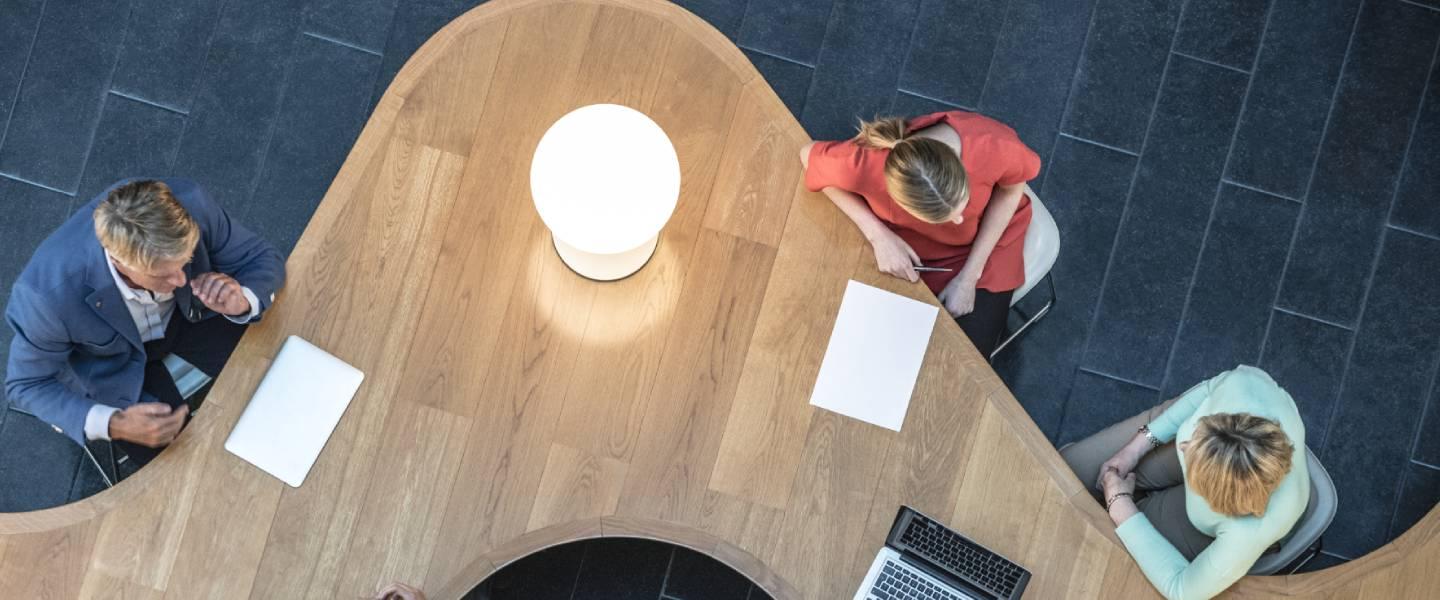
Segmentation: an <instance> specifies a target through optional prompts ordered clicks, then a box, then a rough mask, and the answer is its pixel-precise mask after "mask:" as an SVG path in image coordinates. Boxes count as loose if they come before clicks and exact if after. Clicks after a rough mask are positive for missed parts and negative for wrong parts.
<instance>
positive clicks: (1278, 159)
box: [1227, 0, 1360, 198]
mask: <svg viewBox="0 0 1440 600" xmlns="http://www.w3.org/2000/svg"><path fill="white" fill-rule="evenodd" d="M1272 1H1273V2H1275V7H1274V8H1273V9H1272V10H1273V12H1274V14H1273V15H1271V17H1270V29H1269V30H1268V31H1266V32H1265V44H1264V46H1263V47H1262V48H1261V50H1260V58H1259V63H1258V66H1257V67H1256V68H1255V74H1254V78H1255V81H1254V83H1252V84H1251V86H1250V99H1249V100H1248V101H1247V102H1246V104H1245V114H1244V115H1243V116H1241V118H1240V130H1239V132H1237V133H1236V135H1235V148H1234V149H1233V150H1232V152H1233V156H1231V157H1230V167H1229V171H1228V173H1227V175H1228V176H1229V177H1230V179H1232V180H1235V181H1238V182H1240V183H1243V184H1246V185H1250V186H1254V187H1258V188H1260V189H1263V190H1268V191H1271V192H1275V193H1277V194H1281V195H1283V196H1287V197H1290V198H1300V197H1302V196H1304V195H1305V188H1306V185H1307V183H1308V182H1309V180H1310V173H1311V167H1312V166H1314V164H1315V153H1316V152H1317V151H1319V147H1320V136H1321V134H1322V133H1323V131H1324V128H1325V118H1326V116H1327V115H1329V114H1330V100H1331V99H1332V97H1333V94H1334V91H1335V82H1336V80H1337V79H1339V78H1340V65H1341V63H1342V62H1343V61H1344V58H1345V47H1346V44H1347V42H1349V40H1350V32H1351V30H1352V29H1353V28H1354V24H1355V13H1356V10H1357V9H1358V8H1359V1H1360V0H1272Z"/></svg>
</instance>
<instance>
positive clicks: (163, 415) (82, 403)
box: [5, 284, 188, 447]
mask: <svg viewBox="0 0 1440 600" xmlns="http://www.w3.org/2000/svg"><path fill="white" fill-rule="evenodd" d="M49 306H50V305H49V304H48V303H47V302H45V299H44V298H43V297H42V295H41V294H39V293H37V292H36V291H35V290H33V289H31V288H30V287H29V286H27V285H24V284H16V285H15V288H14V289H13V291H12V292H11V296H10V305H9V306H8V307H7V308H6V310H5V320H6V321H7V322H9V324H10V328H11V329H12V330H14V332H15V337H14V338H13V339H12V340H11V341H10V360H9V363H8V365H7V366H6V369H5V393H6V395H7V396H9V397H10V401H11V402H13V403H14V404H15V407H16V408H18V409H20V410H23V411H25V412H28V413H30V414H32V415H35V416H36V417H38V418H39V419H40V420H41V421H45V422H46V423H49V424H50V425H51V426H53V427H55V429H56V430H58V431H59V432H60V433H62V434H64V435H65V436H67V437H69V438H70V439H72V440H75V443H77V444H80V445H84V444H85V440H86V439H103V440H110V439H115V440H125V441H131V442H135V443H138V444H144V445H146V446H151V447H158V446H163V445H165V444H168V443H170V440H173V439H174V438H175V435H176V434H178V433H179V432H180V428H181V427H182V426H183V425H184V424H185V415H186V414H188V408H187V407H181V408H180V409H179V410H172V409H171V408H170V405H168V404H165V403H163V402H160V400H159V399H158V398H156V397H154V396H152V395H150V394H147V393H145V392H143V391H142V392H141V393H140V397H139V398H136V399H134V400H135V402H133V403H130V402H129V400H130V399H128V398H122V399H121V400H123V401H125V402H126V403H129V404H130V407H129V408H125V409H123V410H122V409H117V408H113V407H111V406H109V405H106V404H102V403H99V402H96V401H94V400H92V399H90V398H88V397H85V396H82V395H80V394H77V393H75V392H74V391H73V390H71V389H70V388H68V387H66V386H65V384H63V383H60V378H59V374H60V373H61V372H62V371H63V370H64V369H65V368H66V365H67V363H68V362H69V359H70V353H71V352H73V351H74V350H75V345H74V343H72V342H71V341H70V338H69V336H68V335H66V333H65V327H64V324H63V323H61V322H60V320H59V318H58V317H56V315H55V314H54V313H53V312H52V311H51V310H50V308H49Z"/></svg>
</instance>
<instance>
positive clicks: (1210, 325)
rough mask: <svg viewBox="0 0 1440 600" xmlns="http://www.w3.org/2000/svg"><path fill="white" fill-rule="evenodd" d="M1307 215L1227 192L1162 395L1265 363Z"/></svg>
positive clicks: (1257, 196)
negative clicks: (1299, 220) (1268, 332)
mask: <svg viewBox="0 0 1440 600" xmlns="http://www.w3.org/2000/svg"><path fill="white" fill-rule="evenodd" d="M1299 212H1300V205H1299V204H1296V203H1294V202H1291V201H1289V200H1285V199H1283V198H1276V197H1275V196H1270V195H1267V194H1262V193H1259V192H1254V191H1250V190H1247V189H1244V188H1238V187H1234V186H1229V185H1227V186H1224V187H1223V189H1222V190H1221V192H1220V199H1219V203H1218V204H1217V205H1216V206H1215V212H1214V217H1213V218H1212V220H1211V222H1210V233H1209V236H1208V237H1207V238H1206V239H1205V242H1204V246H1205V250H1204V252H1202V253H1201V255H1200V263H1199V266H1198V268H1197V269H1196V272H1195V282H1194V283H1193V284H1191V291H1190V303H1189V306H1188V307H1187V308H1186V310H1185V318H1184V320H1182V321H1181V322H1180V332H1179V334H1178V337H1177V338H1176V340H1175V351H1174V354H1173V355H1171V357H1170V370H1169V373H1168V374H1167V375H1166V379H1165V385H1164V386H1163V387H1162V388H1161V389H1163V390H1164V391H1165V394H1166V396H1174V395H1176V394H1179V393H1180V392H1184V391H1185V390H1187V389H1189V388H1190V386H1192V385H1195V383H1197V382H1199V381H1202V380H1204V379H1208V378H1210V377H1212V376H1214V375H1215V374H1217V373H1219V372H1221V371H1224V370H1227V369H1232V368H1234V367H1235V365H1239V364H1247V365H1253V364H1255V363H1256V362H1257V361H1259V360H1260V346H1261V343H1262V342H1264V339H1265V325H1266V323H1269V322H1270V310H1271V308H1270V303H1271V302H1273V301H1274V300H1275V290H1276V289H1277V288H1278V287H1279V280H1280V272H1281V270H1282V269H1284V268H1285V255H1286V252H1287V251H1288V250H1289V249H1290V235H1289V234H1290V231H1291V230H1292V229H1293V228H1294V227H1295V217H1296V215H1297V214H1298V213H1299Z"/></svg>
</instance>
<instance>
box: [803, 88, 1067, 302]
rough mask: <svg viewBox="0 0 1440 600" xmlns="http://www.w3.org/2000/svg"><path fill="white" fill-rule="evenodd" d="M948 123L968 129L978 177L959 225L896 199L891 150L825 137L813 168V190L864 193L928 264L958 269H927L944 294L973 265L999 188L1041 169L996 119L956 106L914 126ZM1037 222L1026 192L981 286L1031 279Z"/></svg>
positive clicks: (966, 144)
mask: <svg viewBox="0 0 1440 600" xmlns="http://www.w3.org/2000/svg"><path fill="white" fill-rule="evenodd" d="M942 121H943V122H944V123H945V124H946V125H949V126H950V127H951V128H952V129H954V130H955V132H956V133H957V134H959V135H960V164H962V165H964V166H965V174H966V176H967V177H968V178H969V182H970V202H969V204H967V205H966V206H965V209H964V210H963V211H962V214H963V215H964V216H965V220H964V222H962V223H960V224H959V225H956V224H954V223H939V224H936V223H926V222H924V221H921V220H920V219H917V218H915V217H913V216H911V215H910V213H908V212H905V209H904V208H902V207H901V206H900V205H899V204H896V203H895V200H894V199H892V198H891V197H890V193H889V192H887V191H886V189H885V157H887V156H889V155H890V151H889V150H888V149H878V148H865V147H861V146H859V145H858V144H856V143H855V142H854V141H852V140H845V141H839V142H817V143H816V144H815V145H814V146H813V147H811V149H810V162H809V167H808V168H807V169H806V170H805V187H807V188H809V189H810V191H812V192H818V191H820V190H822V189H824V188H827V187H837V188H840V189H842V190H845V191H849V192H854V193H856V194H859V195H860V196H861V197H863V198H864V199H865V203H866V204H867V205H869V206H870V211H871V212H873V213H875V216H876V217H879V218H880V220H881V221H884V222H885V223H886V224H887V225H889V226H890V229H891V230H892V231H894V232H895V233H897V234H899V235H900V239H903V240H905V243H907V244H910V247H911V248H913V249H914V250H915V253H916V254H918V255H919V256H920V260H921V261H922V262H924V264H925V266H927V267H946V268H950V269H953V270H952V271H950V272H924V273H920V278H921V279H923V280H924V281H925V284H926V285H928V286H929V287H930V291H932V292H934V293H936V294H939V293H940V290H942V289H944V288H945V284H947V283H949V282H950V280H951V279H952V278H954V277H955V275H956V274H958V273H959V272H960V269H961V268H963V267H964V266H965V259H966V258H967V257H969V256H970V244H972V243H974V242H975V236H976V234H977V233H979V231H980V219H981V217H982V216H983V215H984V214H985V208H986V207H987V206H989V205H990V195H991V193H992V192H993V191H994V189H995V186H996V185H1014V184H1017V183H1024V182H1026V181H1030V180H1031V179H1034V178H1035V176H1036V175H1038V174H1039V173H1040V157H1039V156H1037V155H1036V154H1035V152H1034V151H1033V150H1031V149H1030V148H1029V147H1027V146H1026V145H1025V143H1024V142H1021V141H1020V137H1019V136H1017V135H1015V130H1013V129H1011V128H1009V127H1008V126H1006V125H1005V124H1003V123H1001V122H999V121H996V120H994V119H991V118H989V117H986V116H983V115H979V114H976V113H972V112H964V111H958V110H956V111H950V112H940V113H934V114H930V115H924V116H920V117H916V118H914V119H911V120H910V121H909V122H908V123H907V124H906V127H907V129H908V130H909V131H915V130H919V129H924V128H926V127H929V126H931V125H934V124H936V123H940V122H942ZM1029 225H1030V200H1029V198H1026V197H1024V196H1021V197H1020V208H1018V209H1017V210H1016V211H1015V216H1013V217H1011V218H1010V225H1009V226H1007V227H1006V228H1005V232H1004V233H1003V234H1001V236H1000V241H999V242H998V243H996V244H995V250H994V251H992V252H991V253H990V260H989V261H988V262H986V263H985V268H984V270H983V271H981V274H980V283H979V285H978V286H977V287H979V288H980V289H985V290H989V291H992V292H1006V291H1010V290H1013V289H1016V288H1018V287H1020V285H1021V284H1023V283H1024V282H1025V259H1024V256H1023V255H1022V251H1023V250H1024V248H1025V228H1026V227H1028V226H1029Z"/></svg>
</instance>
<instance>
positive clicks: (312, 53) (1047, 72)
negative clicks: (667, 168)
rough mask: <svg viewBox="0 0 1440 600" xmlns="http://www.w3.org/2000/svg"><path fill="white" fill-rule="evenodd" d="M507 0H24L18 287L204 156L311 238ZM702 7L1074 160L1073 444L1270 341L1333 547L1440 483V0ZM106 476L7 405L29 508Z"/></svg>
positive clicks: (281, 223) (798, 98)
mask: <svg viewBox="0 0 1440 600" xmlns="http://www.w3.org/2000/svg"><path fill="white" fill-rule="evenodd" d="M476 3H477V0H304V1H301V0H255V1H252V2H235V1H231V2H226V1H224V0H163V1H162V0H0V203H3V208H4V214H6V215H7V216H6V217H5V218H4V219H3V220H0V287H3V288H8V287H9V285H10V282H11V281H13V279H14V277H15V274H16V273H17V272H18V270H19V269H20V267H21V266H22V265H23V263H24V262H25V260H26V259H27V258H28V255H29V253H30V251H31V249H33V248H34V247H35V246H36V245H37V244H38V243H39V240H40V238H41V237H43V235H44V234H45V233H46V232H48V231H49V230H50V229H51V228H53V227H54V226H56V225H57V224H58V223H59V222H60V221H61V220H62V219H63V218H64V217H65V216H66V215H67V214H68V212H69V211H70V210H71V209H72V208H74V207H75V206H78V203H79V202H80V201H82V200H84V199H86V198H88V197H89V196H90V195H92V194H94V193H96V192H97V191H98V190H99V189H101V188H102V187H103V186H104V185H105V184H106V183H108V182H110V181H112V180H114V179H117V178H119V177H121V176H126V175H135V174H172V173H173V174H180V175H185V176H188V177H192V178H195V179H197V180H199V181H200V182H201V183H202V184H204V185H205V186H206V187H207V188H208V189H209V190H210V191H211V192H212V194H213V195H214V196H215V197H216V198H218V199H219V200H220V201H222V202H223V203H224V204H225V205H226V206H227V208H229V210H230V211H231V213H232V214H234V215H235V216H236V217H237V218H239V219H241V220H243V221H244V222H246V223H247V224H250V225H252V226H253V227H255V228H256V229H257V230H259V231H260V232H261V233H262V234H264V235H266V236H267V237H269V238H270V239H272V240H274V241H275V242H276V243H277V244H278V245H280V246H281V247H282V248H284V249H287V250H288V249H289V248H291V247H293V245H294V242H295V240H296V238H297V237H298V236H299V234H300V231H301V230H302V228H303V226H304V224H305V222H306V221H307V219H308V218H309V215H310V214H311V211H313V209H314V207H315V205H316V203H317V202H318V201H319V200H320V197H321V195H322V193H323V191H324V190H325V188H326V186H327V185H328V184H329V182H330V180H331V179H332V178H333V176H334V174H335V171H336V169H337V168H338V166H339V165H340V163H341V161H342V160H343V159H344V157H345V155H346V153H347V152H348V151H349V148H350V145H351V144H352V143H353V141H354V139H355V137H356V135H358V132H359V130H360V127H361V126H362V124H363V122H364V118H365V116H366V115H367V113H368V112H369V110H370V108H371V107H372V106H373V105H374V103H375V101H376V100H377V99H378V97H379V95H380V94H381V93H382V92H383V91H384V89H385V87H386V86H387V85H388V84H389V81H390V79H391V78H392V77H393V76H394V74H395V73H396V71H398V69H399V68H400V66H401V65H402V64H403V63H404V61H405V59H406V58H407V57H409V56H410V54H411V53H413V52H414V51H415V49H416V48H418V47H419V45H420V44H421V43H422V42H423V41H424V40H425V39H426V38H428V37H429V36H430V35H431V34H432V33H433V32H434V31H436V30H437V29H439V28H440V27H441V26H442V25H444V24H445V23H447V22H448V21H450V20H451V19H452V18H454V17H455V16H456V15H459V14H460V13H461V12H463V11H464V10H466V9H468V8H469V7H470V6H472V5H474V4H476ZM680 3H681V4H683V5H685V6H686V7H688V8H689V9H691V10H692V11H694V12H696V13H697V14H699V15H700V16H701V17H703V18H705V19H707V20H708V21H709V22H710V23H712V24H713V25H714V26H715V27H716V28H717V29H719V30H720V31H721V32H723V33H724V34H726V35H727V36H729V37H730V38H731V39H734V40H736V41H737V43H738V44H739V45H740V46H741V47H742V48H744V49H745V51H746V54H747V55H748V56H749V57H750V58H751V60H752V61H753V62H754V63H755V64H756V66H757V67H758V68H759V69H760V71H761V72H762V73H763V74H764V75H765V77H766V78H767V79H768V80H769V81H770V83H771V85H772V86H773V87H774V88H775V89H776V90H777V91H778V92H779V94H780V96H781V98H782V99H783V100H784V101H785V102H786V104H787V105H788V106H789V107H790V109H791V110H792V111H793V112H794V113H795V115H797V117H798V118H799V120H800V122H801V123H802V124H804V126H805V127H806V128H807V130H808V131H810V132H811V134H812V135H813V136H815V137H816V138H821V139H824V138H840V137H846V136H848V135H850V134H851V133H852V132H853V126H854V121H855V119H856V117H869V116H872V115H875V114H884V113H895V114H914V113H920V112H925V111H931V110H937V109H943V108H946V107H961V108H966V109H972V110H979V111H981V112H984V113H986V114H989V115H992V116H994V117H996V118H999V119H1001V120H1002V121H1005V122H1007V123H1009V124H1011V125H1012V126H1013V127H1015V129H1016V130H1017V131H1018V132H1019V133H1020V135H1021V137H1022V138H1023V139H1024V140H1025V141H1026V142H1027V143H1028V144H1029V145H1030V146H1031V147H1033V148H1034V149H1035V150H1036V151H1037V152H1038V153H1039V154H1040V156H1041V157H1042V158H1044V159H1045V168H1044V169H1043V170H1042V172H1041V175H1040V178H1039V179H1037V180H1036V181H1034V182H1032V185H1033V186H1034V188H1035V189H1036V190H1038V191H1039V193H1040V196H1041V197H1042V198H1043V199H1044V201H1045V202H1046V204H1047V205H1048V206H1049V207H1050V209H1051V210H1052V211H1053V212H1054V213H1055V215H1056V218H1057V221H1058V222H1059V224H1060V227H1061V234H1062V240H1063V247H1064V251H1063V252H1062V253H1061V257H1060V260H1059V262H1058V264H1057V265H1056V267H1055V271H1054V273H1053V275H1054V278H1055V281H1056V284H1057V287H1058V288H1059V294H1060V302H1059V304H1058V305H1057V308H1056V310H1055V311H1054V312H1053V313H1052V314H1051V316H1050V317H1048V318H1047V320H1046V322H1045V323H1043V324H1042V325H1041V326H1039V327H1038V328H1037V329H1035V330H1034V332H1033V333H1032V334H1031V335H1029V336H1027V338H1026V339H1025V340H1023V343H1021V344H1020V345H1019V346H1018V347H1017V348H1016V350H1015V351H1013V352H1009V353H1007V354H1006V355H1004V356H1003V358H1002V359H1001V360H1000V361H999V364H998V365H997V368H998V370H999V371H1000V372H1001V374H1002V375H1003V376H1004V377H1005V379H1006V381H1007V382H1008V383H1009V384H1010V386H1011V388H1012V389H1013V390H1014V392H1015V394H1016V396H1017V397H1019V398H1020V401H1021V402H1022V403H1023V404H1024V405H1025V406H1026V408H1027V409H1028V410H1029V411H1030V413H1031V415H1032V416H1033V417H1034V419H1035V421H1036V422H1037V423H1039V424H1040V426H1041V428H1042V429H1043V430H1044V431H1045V432H1046V433H1047V434H1048V435H1049V436H1050V437H1051V439H1052V440H1054V441H1056V442H1062V443H1063V442H1065V441H1069V440H1073V439H1076V438H1079V437H1081V436H1084V435H1087V434H1089V433H1090V432H1092V431H1094V430H1095V429H1097V428H1098V427H1100V426H1102V425H1105V424H1107V423H1110V422H1112V421H1115V420H1118V419H1120V418H1122V417H1125V416H1128V415H1130V414H1131V413H1133V412H1136V411H1137V410H1139V409H1140V408H1142V407H1144V406H1147V405H1149V404H1151V403H1154V402H1158V401H1159V400H1161V399H1162V398H1164V397H1166V396H1169V395H1171V394H1174V393H1175V392H1177V391H1180V390H1183V389H1184V388H1185V387H1187V386H1188V385H1190V384H1192V383H1194V382H1195V381H1197V380H1199V379H1201V378H1203V377H1206V376H1208V375H1210V374H1213V373H1215V372H1217V371H1219V370H1222V369H1226V368H1229V367H1232V366H1234V365H1235V364H1237V363H1256V364H1259V365H1260V366H1262V367H1264V368H1266V369H1267V370H1269V371H1270V372H1271V373H1273V374H1274V375H1275V377H1276V378H1277V379H1278V380H1279V381H1280V382H1281V383H1282V384H1283V385H1285V386H1286V387H1287V388H1288V389H1289V390H1290V391H1291V392H1292V394H1293V395H1294V396H1295V398H1296V400H1297V401H1298V402H1299V404H1300V407H1301V411H1302V413H1303V414H1304V417H1305V420H1306V425H1307V430H1308V434H1307V438H1308V440H1307V441H1308V443H1309V445H1310V446H1311V447H1312V448H1313V449H1315V450H1316V451H1317V452H1318V453H1319V454H1320V455H1321V457H1322V460H1323V461H1324V462H1325V463H1326V465H1327V466H1328V467H1329V469H1330V471H1331V474H1332V475H1333V476H1334V478H1335V480H1336V481H1337V483H1338V484H1339V487H1340V494H1341V498H1340V500H1341V504H1340V514H1339V516H1338V518H1337V520H1336V522H1335V524H1334V525H1333V526H1332V527H1331V530H1330V532H1329V533H1328V534H1327V536H1326V547H1327V549H1328V550H1329V551H1330V552H1331V554H1330V555H1328V556H1327V557H1326V560H1327V561H1329V562H1328V563H1327V564H1333V563H1335V562H1339V561H1343V560H1345V559H1347V558H1350V557H1355V556H1359V555H1361V554H1364V553H1366V552H1368V551H1370V550H1372V549H1374V548H1376V547H1377V546H1379V545H1380V544H1382V543H1384V542H1385V541H1386V540H1389V539H1391V538H1393V537H1394V536H1396V535H1398V534H1399V533H1400V532H1401V531H1403V530H1404V529H1405V528H1406V527H1408V526H1409V525H1411V524H1413V523H1414V522H1415V521H1416V520H1417V519H1419V518H1420V517H1421V516H1422V515H1423V514H1424V513H1425V511H1426V510H1428V509H1429V508H1430V507H1431V506H1433V504H1434V503H1435V501H1436V499H1437V497H1440V400H1437V398H1440V386H1437V384H1436V379H1437V370H1440V278H1437V277H1436V275H1435V274H1436V273H1437V272H1440V203H1437V200H1436V199H1437V197H1440V82H1436V81H1432V80H1436V79H1440V76H1436V75H1435V72H1436V71H1437V70H1440V66H1437V64H1436V50H1437V42H1440V8H1437V3H1436V2H1434V1H1433V0H1427V1H1424V2H1416V1H1412V0H1149V1H1147V2H1134V1H1132V0H888V1H885V2H879V1H875V0H680ZM354 90H360V93H358V94H357V93H354ZM0 337H3V338H5V339H7V340H8V337H9V332H8V331H5V332H4V333H3V334H0ZM0 341H4V340H0ZM6 353H7V347H6V344H0V359H3V358H4V356H5V354H6ZM95 489H96V482H95V481H94V478H93V476H92V475H91V474H90V471H89V470H88V469H87V468H85V465H84V464H83V463H82V462H81V459H80V455H79V452H78V450H77V449H76V448H75V447H73V445H71V444H70V443H69V442H67V441H66V440H64V439H63V438H60V437H59V436H58V435H56V434H54V433H53V432H51V431H50V430H49V429H48V428H47V427H44V426H42V425H41V424H39V423H37V422H35V420H34V419H31V418H29V417H26V416H24V415H18V414H8V413H0V510H27V509H34V508H39V507H43V506H49V505H53V504H56V503H59V502H63V501H66V500H70V499H74V498H77V497H81V496H84V495H87V494H90V493H93V492H94V491H95ZM572 552H573V551H572ZM677 556H678V555H677ZM591 564H592V565H593V564H596V563H591ZM672 569H673V565H672ZM646 593H648V592H646ZM647 597H650V596H647Z"/></svg>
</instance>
